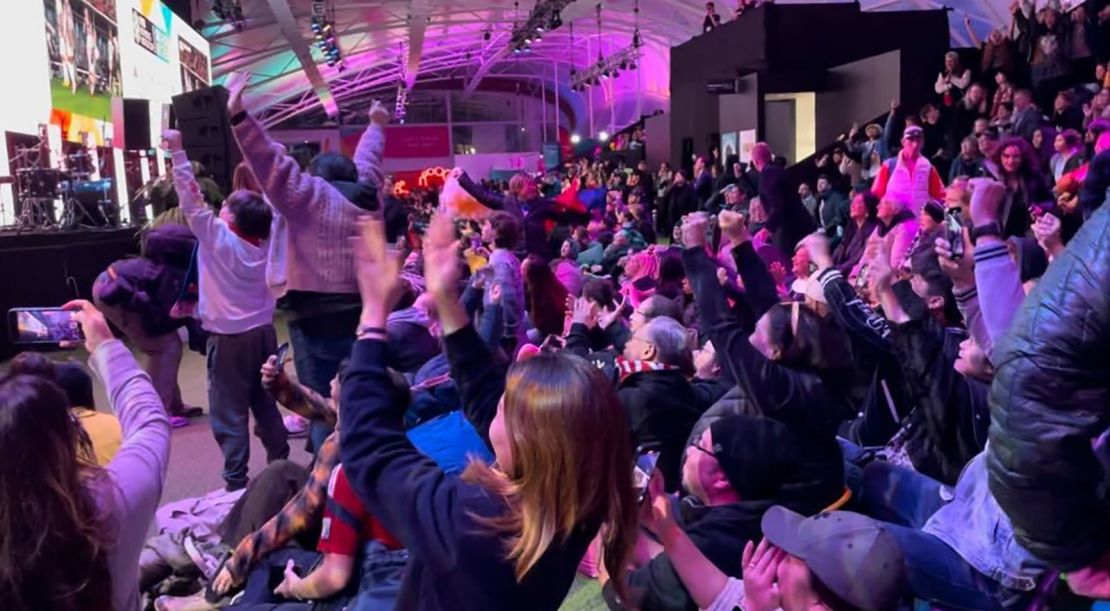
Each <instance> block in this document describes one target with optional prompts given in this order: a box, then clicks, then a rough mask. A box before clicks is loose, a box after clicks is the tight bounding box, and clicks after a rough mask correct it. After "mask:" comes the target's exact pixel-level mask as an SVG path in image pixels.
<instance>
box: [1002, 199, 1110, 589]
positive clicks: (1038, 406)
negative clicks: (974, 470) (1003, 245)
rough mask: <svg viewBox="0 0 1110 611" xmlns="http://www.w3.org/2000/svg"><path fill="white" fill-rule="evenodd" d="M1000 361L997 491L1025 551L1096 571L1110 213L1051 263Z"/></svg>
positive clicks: (1108, 539)
mask: <svg viewBox="0 0 1110 611" xmlns="http://www.w3.org/2000/svg"><path fill="white" fill-rule="evenodd" d="M993 360H994V363H995V377H994V384H993V386H992V388H991V393H990V408H991V417H992V422H991V428H990V446H989V448H990V449H989V457H988V458H989V462H988V464H989V468H990V488H991V492H993V494H994V496H995V498H997V499H998V503H999V505H1000V506H1001V507H1002V509H1003V510H1004V511H1005V512H1006V513H1007V515H1009V517H1010V519H1011V520H1012V522H1013V525H1014V532H1015V535H1016V536H1017V539H1018V542H1019V543H1020V544H1021V545H1022V546H1023V547H1024V548H1026V549H1028V550H1029V551H1031V552H1032V553H1033V554H1035V555H1036V556H1037V557H1039V558H1040V559H1042V560H1044V561H1045V562H1047V563H1049V564H1050V565H1052V566H1054V567H1055V568H1058V569H1060V570H1065V571H1067V570H1074V569H1077V568H1080V567H1084V566H1087V565H1088V564H1090V563H1091V562H1092V561H1093V560H1095V559H1096V558H1098V557H1100V556H1101V555H1102V554H1103V553H1105V552H1106V551H1107V550H1108V549H1110V502H1108V500H1107V498H1106V497H1105V493H1104V492H1100V487H1101V485H1102V484H1103V479H1104V478H1105V472H1104V470H1103V469H1102V467H1101V466H1100V464H1099V461H1098V457H1097V456H1096V452H1095V450H1093V449H1092V440H1093V439H1095V438H1096V437H1098V436H1099V435H1100V434H1102V433H1103V432H1104V431H1106V429H1107V427H1108V426H1110V207H1107V206H1105V205H1104V206H1102V207H1100V208H1099V209H1098V210H1096V211H1095V212H1094V213H1093V214H1092V215H1091V216H1090V218H1089V219H1088V221H1087V222H1086V223H1085V224H1084V225H1083V227H1082V229H1080V230H1079V233H1077V234H1076V235H1075V237H1074V238H1073V239H1072V240H1071V242H1070V243H1069V244H1068V248H1067V250H1066V251H1065V252H1064V253H1063V254H1062V255H1060V256H1059V257H1058V258H1057V259H1056V260H1055V261H1053V263H1052V265H1050V266H1049V268H1048V271H1047V272H1046V273H1045V275H1044V276H1043V277H1042V278H1041V281H1040V283H1039V284H1038V285H1037V288H1036V289H1035V290H1034V291H1033V292H1032V293H1031V294H1030V295H1029V297H1027V298H1026V300H1025V302H1024V304H1023V305H1022V307H1021V309H1020V310H1019V311H1018V314H1017V316H1016V318H1015V319H1014V323H1013V327H1012V328H1011V329H1010V333H1009V334H1008V335H1006V336H1005V337H1004V338H1003V340H1002V342H1001V343H999V344H998V345H997V346H996V348H995V355H994V359H993ZM1103 451H1105V449H1104V450H1103Z"/></svg>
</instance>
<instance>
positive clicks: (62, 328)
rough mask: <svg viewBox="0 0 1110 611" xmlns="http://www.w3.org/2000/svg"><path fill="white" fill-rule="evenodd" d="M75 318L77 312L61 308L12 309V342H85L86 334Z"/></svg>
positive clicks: (9, 317)
mask: <svg viewBox="0 0 1110 611" xmlns="http://www.w3.org/2000/svg"><path fill="white" fill-rule="evenodd" d="M75 316H76V312H75V311H73V310H63V309H61V308H15V309H12V310H10V311H9V312H8V326H9V328H10V331H11V338H12V342H13V343H17V344H57V343H60V342H67V341H68V342H80V341H84V340H85V333H84V332H83V331H82V330H81V325H80V324H78V322H77V318H76V317H75Z"/></svg>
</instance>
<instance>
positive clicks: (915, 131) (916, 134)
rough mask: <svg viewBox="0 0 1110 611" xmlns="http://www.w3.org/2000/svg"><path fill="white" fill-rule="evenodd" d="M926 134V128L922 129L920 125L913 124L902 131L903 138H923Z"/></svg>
mask: <svg viewBox="0 0 1110 611" xmlns="http://www.w3.org/2000/svg"><path fill="white" fill-rule="evenodd" d="M924 135H925V130H923V129H921V126H920V125H911V126H909V127H907V128H906V130H905V131H903V132H902V138H903V139H905V138H921V137H922V136H924Z"/></svg>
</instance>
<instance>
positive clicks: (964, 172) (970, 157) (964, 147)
mask: <svg viewBox="0 0 1110 611" xmlns="http://www.w3.org/2000/svg"><path fill="white" fill-rule="evenodd" d="M982 163H983V155H982V153H980V152H979V140H978V139H976V138H975V137H974V136H968V137H966V138H964V139H963V140H961V141H960V154H959V155H957V156H956V159H955V161H953V162H952V167H951V169H949V170H948V182H949V183H951V182H953V181H955V180H956V179H957V178H959V177H961V176H966V177H968V178H974V177H976V176H978V175H979V172H980V169H979V168H980V166H981V165H982Z"/></svg>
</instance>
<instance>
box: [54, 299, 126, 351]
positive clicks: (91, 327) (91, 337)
mask: <svg viewBox="0 0 1110 611" xmlns="http://www.w3.org/2000/svg"><path fill="white" fill-rule="evenodd" d="M62 309H64V310H75V311H76V313H75V314H74V315H73V318H74V320H76V321H77V324H79V325H81V331H82V332H83V333H84V334H85V349H86V350H88V351H89V353H92V352H93V351H95V350H96V349H97V348H98V347H100V345H101V344H103V343H104V342H109V341H112V340H113V339H115V336H113V335H112V330H111V329H110V328H108V321H106V320H104V314H101V313H100V310H98V309H96V306H94V305H93V304H92V303H89V302H88V301H86V300H84V299H74V300H73V301H70V302H69V303H67V304H65V305H64V306H62ZM60 345H61V347H62V348H75V347H77V342H62V343H61V344H60Z"/></svg>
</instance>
